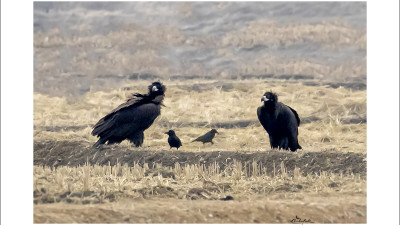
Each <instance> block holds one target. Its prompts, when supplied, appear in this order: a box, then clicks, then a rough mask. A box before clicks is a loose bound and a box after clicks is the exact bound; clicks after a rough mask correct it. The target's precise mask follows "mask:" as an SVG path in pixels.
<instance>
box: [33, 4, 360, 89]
mask: <svg viewBox="0 0 400 225" xmlns="http://www.w3.org/2000/svg"><path fill="white" fill-rule="evenodd" d="M246 76H247V77H251V76H253V77H255V78H257V77H258V78H259V77H261V78H263V77H268V78H269V77H278V78H279V77H282V76H286V77H291V76H298V77H301V78H303V79H313V80H322V81H335V82H347V81H349V80H350V81H351V80H358V81H359V80H361V81H360V82H365V79H366V3H365V2H34V91H35V92H39V93H44V94H48V95H56V96H57V95H58V96H60V95H61V96H69V95H82V94H84V93H86V92H87V91H89V90H105V89H107V88H113V87H120V86H121V85H122V84H123V82H126V81H130V80H135V79H161V80H162V79H180V80H184V79H191V78H204V79H216V80H221V79H242V78H245V77H246Z"/></svg>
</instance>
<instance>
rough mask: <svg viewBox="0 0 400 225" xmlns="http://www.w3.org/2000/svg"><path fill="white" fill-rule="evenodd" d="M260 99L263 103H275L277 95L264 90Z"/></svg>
mask: <svg viewBox="0 0 400 225" xmlns="http://www.w3.org/2000/svg"><path fill="white" fill-rule="evenodd" d="M261 101H262V102H264V105H275V104H276V103H277V102H278V96H276V94H275V93H272V92H265V94H264V95H263V96H262V98H261Z"/></svg>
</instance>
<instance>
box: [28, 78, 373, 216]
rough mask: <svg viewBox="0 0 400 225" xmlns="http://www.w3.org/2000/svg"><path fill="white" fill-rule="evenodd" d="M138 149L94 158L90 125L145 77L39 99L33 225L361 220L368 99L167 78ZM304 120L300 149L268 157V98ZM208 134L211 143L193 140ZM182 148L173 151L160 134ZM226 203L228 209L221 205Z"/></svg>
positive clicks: (340, 91)
mask: <svg viewBox="0 0 400 225" xmlns="http://www.w3.org/2000/svg"><path fill="white" fill-rule="evenodd" d="M162 82H163V83H164V84H165V85H166V87H167V91H166V97H165V101H164V104H165V107H163V108H162V112H161V116H160V117H159V118H158V119H157V120H156V121H155V122H154V124H153V126H152V127H150V128H149V129H148V130H146V131H145V140H144V145H143V147H140V148H135V147H132V146H131V145H130V144H129V143H128V142H126V141H124V142H122V143H121V144H120V145H112V146H105V147H103V148H100V149H94V148H92V147H91V146H92V145H93V144H94V143H95V142H96V140H97V139H96V137H93V136H91V135H90V132H91V126H92V125H93V124H95V123H96V122H97V121H98V120H99V119H100V118H101V117H103V116H104V115H106V114H107V113H109V112H110V111H111V110H112V109H114V108H115V107H116V106H118V105H119V104H121V103H123V102H124V101H125V99H126V98H127V97H128V96H129V95H130V94H131V93H134V92H139V93H143V92H146V88H147V86H148V85H149V84H150V83H151V81H149V80H147V81H146V80H138V81H131V83H127V84H126V85H125V86H124V87H121V88H119V89H113V90H110V91H107V92H106V91H97V92H95V91H89V92H88V93H86V94H85V95H84V96H81V97H76V98H64V97H50V96H47V95H43V94H39V93H34V183H33V195H34V198H33V201H34V222H35V223H183V222H186V223H290V222H291V220H292V219H294V218H295V217H296V216H298V217H300V218H302V219H310V220H311V221H312V222H316V223H365V222H366V124H367V123H366V90H365V88H364V89H358V88H351V87H337V86H338V85H334V84H327V83H318V82H314V81H313V80H307V79H306V80H294V79H289V80H286V79H260V80H259V79H248V80H196V79H195V80H185V81H176V80H166V81H162ZM269 90H272V91H274V92H276V93H277V94H278V98H279V101H281V102H283V103H285V104H287V105H289V106H291V107H293V108H294V109H295V110H296V111H297V112H298V114H299V116H300V119H301V120H302V122H301V125H300V127H299V143H300V145H301V146H302V147H303V150H300V151H298V152H295V153H292V152H286V151H277V150H274V151H272V150H271V149H270V147H269V140H268V136H267V133H266V132H265V130H264V129H263V128H262V127H261V125H260V124H259V122H258V119H257V115H256V110H257V107H258V106H260V105H261V102H260V98H261V96H262V94H263V93H264V92H265V91H269ZM211 128H216V129H217V130H218V132H219V134H217V136H216V137H215V139H214V143H215V144H214V145H211V144H205V145H202V144H201V143H196V142H195V143H191V141H192V140H193V139H194V138H196V137H198V136H200V135H202V134H204V133H205V132H207V131H208V130H209V129H211ZM169 129H174V130H175V132H176V134H177V135H178V136H179V137H180V139H181V140H182V142H183V146H182V147H181V148H180V149H179V151H176V150H171V151H170V150H169V146H168V143H167V138H168V136H167V135H165V134H164V132H166V131H168V130H169ZM227 196H232V197H233V198H234V200H231V201H223V199H224V198H226V197H227Z"/></svg>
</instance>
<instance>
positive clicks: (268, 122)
mask: <svg viewBox="0 0 400 225" xmlns="http://www.w3.org/2000/svg"><path fill="white" fill-rule="evenodd" d="M261 101H262V102H264V105H263V106H260V107H258V109H257V115H258V119H259V120H260V123H261V125H262V126H263V127H264V129H265V130H266V131H267V132H268V134H269V141H270V144H271V148H272V149H274V148H279V149H281V148H282V149H285V150H288V149H290V150H291V151H293V152H294V151H296V150H297V149H301V146H300V145H299V143H298V140H297V135H298V133H299V131H298V126H299V125H300V118H299V115H298V114H297V112H296V111H295V110H294V109H292V108H290V107H289V106H287V105H285V104H283V103H281V102H278V97H277V96H276V94H274V93H272V92H266V93H265V94H264V95H263V97H262V98H261Z"/></svg>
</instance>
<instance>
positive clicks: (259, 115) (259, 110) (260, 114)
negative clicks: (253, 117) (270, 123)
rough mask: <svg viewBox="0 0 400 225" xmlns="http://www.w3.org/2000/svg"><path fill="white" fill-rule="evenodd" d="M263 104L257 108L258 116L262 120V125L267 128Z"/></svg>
mask: <svg viewBox="0 0 400 225" xmlns="http://www.w3.org/2000/svg"><path fill="white" fill-rule="evenodd" d="M262 107H263V106H260V107H258V109H257V116H258V120H259V121H260V123H261V125H262V126H263V127H264V129H265V130H267V127H266V126H267V121H266V119H265V115H264V114H263V109H262Z"/></svg>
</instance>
